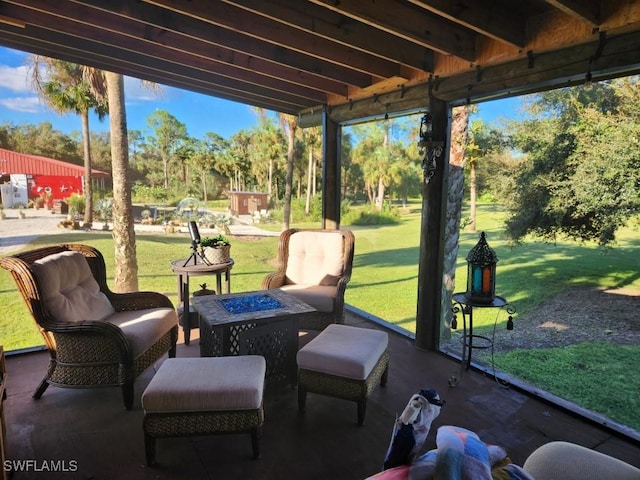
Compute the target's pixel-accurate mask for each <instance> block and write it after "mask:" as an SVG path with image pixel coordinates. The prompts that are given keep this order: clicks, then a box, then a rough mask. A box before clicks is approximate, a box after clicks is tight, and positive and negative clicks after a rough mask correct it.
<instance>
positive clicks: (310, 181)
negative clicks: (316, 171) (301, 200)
mask: <svg viewBox="0 0 640 480" xmlns="http://www.w3.org/2000/svg"><path fill="white" fill-rule="evenodd" d="M312 184H313V149H312V148H309V161H308V162H307V199H306V201H305V204H304V214H305V215H307V216H308V215H309V213H311V188H312Z"/></svg>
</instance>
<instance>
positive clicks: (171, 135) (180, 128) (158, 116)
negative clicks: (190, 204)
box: [147, 110, 187, 190]
mask: <svg viewBox="0 0 640 480" xmlns="http://www.w3.org/2000/svg"><path fill="white" fill-rule="evenodd" d="M147 124H148V125H149V127H150V128H151V129H152V130H153V134H152V136H150V137H149V138H148V141H149V144H150V145H151V146H152V147H153V148H154V149H155V150H156V152H157V153H158V155H159V156H160V158H161V159H162V173H163V181H164V188H165V189H166V190H169V173H170V172H169V166H170V162H171V160H172V158H174V156H175V153H176V151H177V150H178V149H179V148H180V146H181V144H182V142H184V141H186V139H187V127H186V126H185V124H184V123H181V122H179V121H178V119H177V118H176V117H174V116H173V115H171V114H170V113H169V112H167V111H166V110H156V111H155V112H153V113H152V114H151V115H149V117H148V118H147Z"/></svg>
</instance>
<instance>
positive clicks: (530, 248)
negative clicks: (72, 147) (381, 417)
mask: <svg viewBox="0 0 640 480" xmlns="http://www.w3.org/2000/svg"><path fill="white" fill-rule="evenodd" d="M502 219H503V212H502V211H501V209H500V208H499V207H497V206H494V205H482V206H481V208H480V210H479V216H478V226H479V227H478V229H479V230H484V231H485V232H486V233H487V240H488V242H489V244H490V246H491V247H493V248H494V249H495V250H496V253H497V255H498V258H499V262H498V266H497V286H496V293H497V294H498V295H501V296H503V297H506V298H507V299H508V300H509V301H510V302H511V303H512V304H513V305H514V306H515V307H516V310H517V316H516V328H517V321H518V316H523V317H524V316H525V315H526V314H527V312H531V311H534V310H535V309H536V307H537V306H538V305H540V304H541V303H542V302H544V300H545V299H546V298H549V297H550V296H553V295H556V294H558V293H560V292H562V291H564V290H566V289H569V288H571V287H574V286H578V285H580V286H600V287H609V288H614V287H628V288H634V289H638V290H640V275H639V274H638V267H637V266H638V261H637V259H638V258H640V235H638V230H637V229H631V228H629V229H625V230H623V231H621V232H620V234H619V236H618V238H619V239H618V242H617V244H616V245H615V247H614V248H612V249H609V250H606V251H604V250H601V249H600V248H599V247H597V246H596V245H589V244H580V243H575V242H567V241H558V242H557V243H555V244H548V243H543V242H537V241H529V242H527V243H526V244H524V245H521V246H518V247H516V248H510V247H509V246H508V245H507V243H506V241H505V238H504V235H503V233H502V230H501V220H502ZM273 227H276V226H275V225H274V226H273ZM305 227H312V225H305ZM348 228H351V229H352V230H353V232H354V234H355V237H356V246H355V259H354V268H353V276H352V280H351V283H350V284H349V287H348V288H347V293H346V302H347V303H348V304H350V305H353V306H356V307H358V308H360V309H362V310H365V311H367V312H370V313H372V314H373V315H376V316H378V317H380V318H382V319H384V320H387V321H388V322H390V323H393V324H395V325H397V326H399V327H402V328H404V329H406V330H409V331H415V315H416V302H417V279H418V253H419V252H418V250H419V233H420V231H419V229H420V208H419V204H415V205H413V208H412V210H410V213H405V214H403V215H402V217H401V222H400V223H399V224H398V225H385V226H366V227H358V226H353V227H348ZM478 238H479V231H478V233H469V232H463V233H462V234H461V240H460V251H459V255H458V269H457V272H456V284H457V285H458V286H459V287H457V288H456V290H460V291H463V290H464V289H465V285H466V268H467V267H466V261H465V257H466V255H467V253H468V252H469V250H470V249H471V248H472V247H473V246H474V245H475V244H476V243H477V241H478ZM232 240H233V242H232V243H233V245H232V249H231V255H232V257H233V258H234V260H235V262H236V263H235V266H234V268H233V271H232V276H231V284H232V285H231V288H232V291H235V292H238V291H246V290H256V289H259V288H260V284H261V281H262V278H263V277H264V276H265V274H267V273H269V272H272V271H273V270H275V257H276V253H277V242H278V239H277V238H275V237H264V238H260V239H256V238H251V239H246V238H242V237H236V238H233V239H232ZM52 242H55V243H58V242H82V243H87V244H89V245H93V246H95V247H97V248H98V249H100V251H102V252H103V254H104V255H105V258H106V262H107V271H108V272H111V273H112V272H113V241H112V238H111V234H109V233H105V234H102V233H69V234H62V235H56V236H52V237H42V238H40V239H39V240H37V241H36V242H34V243H32V244H31V245H30V247H37V246H40V245H45V244H48V243H52ZM137 253H138V262H139V272H138V273H139V282H140V289H141V290H153V291H158V292H162V293H164V294H166V295H168V296H169V297H170V298H171V299H172V300H173V301H174V303H177V289H176V278H175V276H174V274H173V272H172V271H171V269H170V268H169V262H170V261H171V260H174V259H176V258H180V257H186V256H188V255H189V253H190V249H189V242H188V240H187V238H186V235H165V234H158V235H137ZM202 279H203V280H202V282H204V281H206V280H207V277H202ZM110 282H113V278H111V279H110ZM198 283H200V282H198ZM0 304H1V305H2V306H3V314H2V316H0V332H1V338H0V344H2V345H3V346H4V348H5V350H14V349H19V348H25V347H29V346H33V345H39V344H42V341H41V338H40V336H39V334H38V332H37V330H36V328H35V327H34V326H33V321H32V320H31V318H30V317H29V316H28V314H27V311H26V307H25V306H24V304H23V302H22V300H21V299H20V298H19V296H18V294H17V292H16V289H15V286H14V283H13V281H12V279H11V278H10V276H9V274H8V273H7V272H6V271H4V270H0ZM567 308H570V306H568V307H567ZM491 310H493V309H480V311H479V312H477V313H476V312H474V333H480V334H482V333H487V332H489V331H490V330H491V329H492V328H493V326H494V322H495V320H496V314H495V312H492V311H491ZM504 320H506V318H505V319H504ZM500 321H503V320H500ZM502 327H503V325H498V328H502ZM585 351H586V352H588V354H587V355H586V356H587V357H588V358H591V359H592V362H593V361H595V362H597V365H596V366H591V364H586V363H584V362H582V363H580V365H583V366H584V368H582V370H581V371H580V375H576V374H575V372H576V370H575V369H574V370H572V369H571V368H570V366H571V365H575V363H571V362H572V356H575V355H576V352H575V351H573V349H557V350H551V349H548V350H544V351H542V352H535V351H532V350H526V351H515V352H511V353H510V354H506V355H500V356H497V357H496V358H497V360H496V362H497V364H498V365H499V366H500V367H501V368H502V369H503V370H504V371H507V372H510V373H512V374H515V375H518V376H521V377H522V378H524V379H526V380H527V381H529V382H531V383H535V384H536V385H538V386H541V387H543V388H546V389H548V390H549V391H550V392H552V393H554V394H556V395H558V396H560V397H563V398H567V399H570V400H573V401H575V402H576V403H579V404H581V405H584V406H587V407H588V408H591V409H593V410H595V411H599V412H601V413H604V414H606V415H609V416H611V417H612V418H613V419H615V420H617V421H619V422H622V423H626V424H627V425H629V426H631V427H633V428H635V429H638V430H640V417H639V416H638V415H637V412H638V410H639V408H640V405H638V396H637V392H638V391H640V372H638V369H634V368H629V367H630V366H632V365H635V363H636V359H637V358H638V356H639V355H640V346H637V345H635V346H630V347H629V346H627V347H624V348H622V347H619V346H616V345H609V344H601V343H588V344H584V345H583V346H580V350H579V352H580V353H581V354H584V353H583V352H585ZM585 361H586V360H585ZM567 365H569V367H567ZM585 365H586V366H585ZM620 368H623V369H624V370H625V372H619V369H620ZM576 379H578V380H579V381H578V382H577V383H576V382H575V380H576ZM584 385H589V388H588V389H585V388H584ZM587 390H588V391H589V392H591V393H587V392H586V391H587ZM594 392H599V393H596V395H594ZM611 392H615V397H616V402H615V404H614V405H613V406H612V402H611V401H610V399H611ZM598 395H600V397H598Z"/></svg>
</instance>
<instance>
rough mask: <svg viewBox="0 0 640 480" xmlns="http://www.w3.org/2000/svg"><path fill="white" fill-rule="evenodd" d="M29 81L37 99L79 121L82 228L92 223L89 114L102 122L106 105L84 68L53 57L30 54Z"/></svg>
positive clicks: (106, 108) (106, 109) (105, 112)
mask: <svg viewBox="0 0 640 480" xmlns="http://www.w3.org/2000/svg"><path fill="white" fill-rule="evenodd" d="M29 62H30V64H31V80H32V83H33V85H34V87H35V89H36V91H37V92H38V96H39V97H40V98H41V99H42V100H43V101H44V102H45V103H46V104H47V105H48V106H49V107H51V108H52V109H53V110H55V111H56V112H58V113H67V112H74V113H76V114H77V115H80V118H81V121H82V146H83V152H84V155H83V156H84V197H85V212H84V227H85V228H86V227H91V223H92V221H93V185H92V184H93V180H92V175H91V170H92V165H91V143H90V132H89V111H91V110H93V111H94V112H95V113H96V115H97V116H98V118H99V119H100V120H102V119H103V118H104V117H105V115H106V114H107V111H108V107H107V104H106V102H104V101H101V100H98V98H96V96H95V94H94V92H93V91H92V90H91V87H90V85H89V83H88V81H87V76H88V75H90V72H89V71H88V70H87V67H84V66H82V65H77V64H75V63H70V62H65V61H63V60H57V59H54V58H47V57H42V56H39V55H31V56H30V57H29Z"/></svg>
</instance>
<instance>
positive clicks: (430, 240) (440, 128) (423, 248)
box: [415, 96, 451, 350]
mask: <svg viewBox="0 0 640 480" xmlns="http://www.w3.org/2000/svg"><path fill="white" fill-rule="evenodd" d="M429 105H430V112H431V116H432V119H433V130H432V132H433V135H432V136H433V141H434V142H443V144H444V147H443V152H442V155H441V156H440V157H439V158H438V159H437V170H436V172H435V174H434V176H433V177H432V178H431V180H430V181H429V183H428V184H425V183H424V180H423V185H422V225H421V229H420V260H419V265H418V306H417V314H416V339H415V346H416V347H417V348H420V349H425V350H436V349H437V348H438V344H439V341H440V318H441V315H442V305H441V301H440V297H441V295H442V284H443V278H442V275H443V258H444V244H445V242H444V232H445V221H446V215H445V214H446V208H447V204H446V197H447V195H446V185H447V175H448V172H449V166H448V165H449V142H448V139H447V136H448V135H447V132H449V131H450V124H451V122H450V116H451V108H450V107H449V106H448V105H447V103H446V102H443V101H441V100H438V99H436V98H434V97H433V96H431V97H430V99H429Z"/></svg>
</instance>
